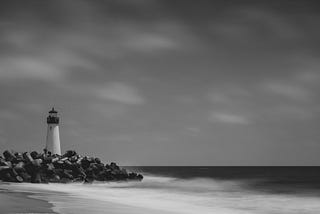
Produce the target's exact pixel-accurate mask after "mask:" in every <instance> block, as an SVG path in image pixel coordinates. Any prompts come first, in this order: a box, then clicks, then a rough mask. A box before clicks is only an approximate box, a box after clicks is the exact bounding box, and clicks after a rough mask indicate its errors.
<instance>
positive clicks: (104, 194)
mask: <svg viewBox="0 0 320 214" xmlns="http://www.w3.org/2000/svg"><path fill="white" fill-rule="evenodd" d="M127 168H128V169H131V170H135V171H137V170H138V171H139V172H141V173H143V174H144V175H145V178H144V179H143V181H142V182H128V183H127V182H120V183H93V184H76V183H73V184H14V185H16V186H15V188H18V189H20V191H31V192H33V193H37V194H35V195H34V196H33V197H37V198H39V199H46V200H48V201H50V202H51V203H52V204H53V205H54V210H55V211H56V212H59V213H65V214H75V213H92V214H97V213H98V214H100V213H108V214H114V213H128V214H129V213H130V214H131V213H133V214H135V213H136V214H145V213H148V214H153V213H156V214H160V213H162V214H169V213H171V214H174V213H175V214H178V213H181V214H318V213H320V168H318V167H134V168H132V167H127Z"/></svg>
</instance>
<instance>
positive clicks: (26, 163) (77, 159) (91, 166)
mask: <svg viewBox="0 0 320 214" xmlns="http://www.w3.org/2000/svg"><path fill="white" fill-rule="evenodd" d="M142 179H143V176H142V175H141V174H137V173H135V172H127V170H126V169H124V168H120V167H119V166H118V165H117V164H116V163H114V162H112V163H110V164H103V163H102V162H101V160H100V159H99V158H94V157H88V156H81V155H78V154H77V153H76V152H75V151H73V150H69V151H67V152H66V153H65V154H64V155H52V154H51V153H50V152H47V151H46V150H44V153H38V152H36V151H33V152H31V153H28V152H25V153H18V152H15V153H14V152H10V151H8V150H6V151H4V152H3V157H2V156H0V180H2V181H6V182H31V183H69V182H86V183H87V182H89V183H90V182H93V181H106V182H109V181H129V180H136V181H141V180H142Z"/></svg>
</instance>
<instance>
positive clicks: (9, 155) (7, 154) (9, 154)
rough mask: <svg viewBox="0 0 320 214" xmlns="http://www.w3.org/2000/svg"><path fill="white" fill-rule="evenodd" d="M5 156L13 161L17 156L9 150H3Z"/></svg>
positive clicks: (7, 159)
mask: <svg viewBox="0 0 320 214" xmlns="http://www.w3.org/2000/svg"><path fill="white" fill-rule="evenodd" d="M3 157H4V159H5V160H6V161H12V160H13V159H14V158H15V156H14V155H13V154H12V153H11V152H10V151H8V150H6V151H4V152H3Z"/></svg>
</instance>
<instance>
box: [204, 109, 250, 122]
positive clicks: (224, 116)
mask: <svg viewBox="0 0 320 214" xmlns="http://www.w3.org/2000/svg"><path fill="white" fill-rule="evenodd" d="M209 120H210V121H211V122H214V123H226V124H238V125H248V124H250V123H251V121H250V120H249V119H248V118H246V117H245V116H243V115H236V114H229V113H222V112H212V113H211V114H210V116H209Z"/></svg>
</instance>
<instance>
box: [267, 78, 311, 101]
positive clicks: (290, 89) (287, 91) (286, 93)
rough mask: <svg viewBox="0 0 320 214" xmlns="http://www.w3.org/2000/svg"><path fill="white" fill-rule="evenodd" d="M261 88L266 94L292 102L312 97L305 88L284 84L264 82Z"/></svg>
mask: <svg viewBox="0 0 320 214" xmlns="http://www.w3.org/2000/svg"><path fill="white" fill-rule="evenodd" d="M262 88H263V90H264V91H266V92H268V93H271V94H274V95H279V96H283V97H286V98H289V99H294V100H307V99H309V98H310V97H311V96H312V93H311V92H310V91H309V90H308V89H307V88H306V87H304V86H302V85H294V84H291V83H285V82H275V81H269V82H265V83H263V84H262Z"/></svg>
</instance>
